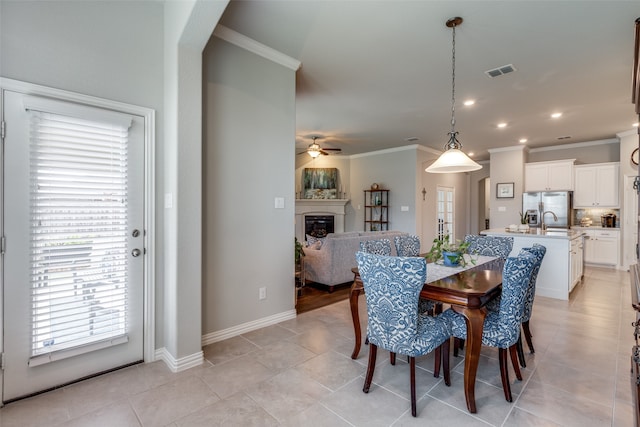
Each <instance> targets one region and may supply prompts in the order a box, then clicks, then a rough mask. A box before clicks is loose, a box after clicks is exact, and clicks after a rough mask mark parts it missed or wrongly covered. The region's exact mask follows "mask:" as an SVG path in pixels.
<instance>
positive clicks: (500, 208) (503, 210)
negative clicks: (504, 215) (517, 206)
mask: <svg viewBox="0 0 640 427" xmlns="http://www.w3.org/2000/svg"><path fill="white" fill-rule="evenodd" d="M506 211H507V207H506V206H498V212H506Z"/></svg>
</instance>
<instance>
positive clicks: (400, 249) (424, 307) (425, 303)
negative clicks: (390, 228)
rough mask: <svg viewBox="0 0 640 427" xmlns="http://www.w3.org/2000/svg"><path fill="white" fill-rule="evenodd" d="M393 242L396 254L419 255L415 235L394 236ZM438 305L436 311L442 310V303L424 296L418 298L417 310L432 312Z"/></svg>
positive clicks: (418, 245)
mask: <svg viewBox="0 0 640 427" xmlns="http://www.w3.org/2000/svg"><path fill="white" fill-rule="evenodd" d="M393 243H394V244H395V246H396V252H397V254H398V256H420V237H418V236H415V235H408V236H395V237H394V238H393ZM436 306H438V313H441V312H442V303H436V302H435V301H431V300H428V299H425V298H420V303H419V304H418V310H420V313H429V314H431V313H434V311H433V310H434V308H435V307H436Z"/></svg>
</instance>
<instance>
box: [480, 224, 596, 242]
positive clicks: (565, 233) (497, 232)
mask: <svg viewBox="0 0 640 427" xmlns="http://www.w3.org/2000/svg"><path fill="white" fill-rule="evenodd" d="M593 228H595V227H593ZM480 234H486V235H491V236H509V237H539V238H544V239H564V240H572V239H575V238H576V237H579V236H581V235H583V234H584V230H582V229H571V230H553V229H548V230H546V231H543V230H542V229H541V228H530V229H529V231H528V232H526V233H524V232H520V231H506V230H505V229H504V228H490V229H488V230H482V231H481V232H480Z"/></svg>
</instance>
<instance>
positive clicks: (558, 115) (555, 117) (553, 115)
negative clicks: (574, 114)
mask: <svg viewBox="0 0 640 427" xmlns="http://www.w3.org/2000/svg"><path fill="white" fill-rule="evenodd" d="M560 117H562V113H553V114H551V118H552V119H559V118H560Z"/></svg>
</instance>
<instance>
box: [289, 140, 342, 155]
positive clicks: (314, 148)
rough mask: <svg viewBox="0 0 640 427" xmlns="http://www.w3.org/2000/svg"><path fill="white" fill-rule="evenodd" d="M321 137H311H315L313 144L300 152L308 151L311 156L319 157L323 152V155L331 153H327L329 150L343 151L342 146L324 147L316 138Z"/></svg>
mask: <svg viewBox="0 0 640 427" xmlns="http://www.w3.org/2000/svg"><path fill="white" fill-rule="evenodd" d="M319 138H320V137H318V136H314V137H312V138H311V139H313V142H312V143H311V144H309V147H307V149H306V150H305V151H302V152H300V153H298V154H304V153H308V154H309V155H310V156H311V157H313V158H314V159H315V158H316V157H318V156H319V155H320V154H322V155H323V156H327V155H328V154H329V153H327V151H335V152H340V151H342V148H322V147H320V146H319V145H318V143H317V142H316V139H319Z"/></svg>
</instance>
